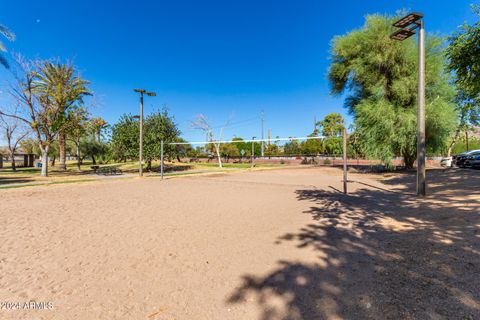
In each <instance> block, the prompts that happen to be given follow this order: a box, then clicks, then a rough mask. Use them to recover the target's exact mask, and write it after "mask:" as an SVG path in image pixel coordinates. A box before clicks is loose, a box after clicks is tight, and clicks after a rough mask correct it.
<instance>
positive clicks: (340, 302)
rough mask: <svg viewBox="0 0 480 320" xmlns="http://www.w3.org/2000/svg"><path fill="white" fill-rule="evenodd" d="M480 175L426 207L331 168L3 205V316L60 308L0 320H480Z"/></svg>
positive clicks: (449, 181) (57, 191) (10, 200)
mask: <svg viewBox="0 0 480 320" xmlns="http://www.w3.org/2000/svg"><path fill="white" fill-rule="evenodd" d="M479 173H480V171H473V170H469V171H464V172H460V173H458V172H457V173H455V172H452V171H435V172H433V171H432V172H431V173H430V178H431V182H432V186H431V189H430V193H431V195H430V196H429V197H428V198H427V199H425V200H423V201H420V202H416V201H415V197H413V196H412V194H411V192H413V182H414V176H412V175H395V176H392V177H391V178H388V179H386V180H384V181H383V182H381V181H380V177H379V176H373V175H370V176H369V175H362V174H352V175H350V179H352V180H354V181H356V182H355V183H352V184H351V185H350V188H351V190H352V192H351V194H350V195H348V196H345V195H343V194H341V193H339V192H338V190H340V189H341V186H342V183H341V178H342V177H341V172H340V171H337V170H334V169H328V168H324V169H283V170H268V171H258V172H244V173H236V174H228V175H218V176H191V177H183V178H175V179H168V180H165V181H161V180H160V179H158V178H145V179H130V180H122V181H107V182H99V183H85V184H75V185H59V186H50V187H31V188H23V189H12V190H5V191H0V211H1V214H2V223H1V225H0V239H1V247H0V300H1V301H2V303H5V302H11V303H16V302H20V303H24V302H27V301H30V300H35V301H37V302H42V301H44V302H50V303H51V309H49V308H46V309H44V310H6V308H5V307H4V308H3V309H2V310H0V319H69V320H70V319H151V320H153V319H156V320H157V319H158V320H160V319H344V318H345V319H353V318H357V319H359V318H362V319H365V318H370V319H414V318H416V319H477V318H480V290H479V288H480V277H479V276H478V275H479V274H480V245H479V243H480V232H479V229H480V204H479V201H480V191H479V190H478V185H479V184H480V175H479ZM467 179H468V180H469V181H470V182H469V183H465V181H467ZM471 183H473V187H472V186H471ZM475 185H476V186H477V187H475Z"/></svg>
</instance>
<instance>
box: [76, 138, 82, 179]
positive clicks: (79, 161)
mask: <svg viewBox="0 0 480 320" xmlns="http://www.w3.org/2000/svg"><path fill="white" fill-rule="evenodd" d="M76 145H77V171H79V172H80V171H82V169H81V167H80V165H81V164H82V158H80V141H77V143H76Z"/></svg>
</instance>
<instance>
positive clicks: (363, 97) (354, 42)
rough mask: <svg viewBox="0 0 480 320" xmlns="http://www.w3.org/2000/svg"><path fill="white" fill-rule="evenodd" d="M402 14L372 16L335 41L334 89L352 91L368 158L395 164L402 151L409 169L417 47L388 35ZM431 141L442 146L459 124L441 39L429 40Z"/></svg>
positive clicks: (428, 138)
mask: <svg viewBox="0 0 480 320" xmlns="http://www.w3.org/2000/svg"><path fill="white" fill-rule="evenodd" d="M396 18H398V17H392V16H384V15H370V16H367V17H366V23H365V25H364V26H363V27H362V28H360V29H357V30H354V31H351V32H349V33H348V34H346V35H344V36H337V37H335V38H334V39H333V42H332V49H331V55H332V64H331V66H330V69H329V79H330V83H331V87H332V90H331V91H332V94H334V95H342V94H345V93H346V94H347V98H346V100H345V106H346V107H347V108H348V109H349V111H350V113H351V114H352V115H353V116H354V119H355V125H356V127H357V133H358V141H359V143H360V144H361V145H362V150H363V151H364V152H365V154H366V155H367V156H369V157H375V158H379V159H381V160H382V161H384V162H385V163H390V161H391V159H392V158H393V157H395V156H402V157H403V159H404V162H405V166H406V167H407V168H411V167H412V166H413V163H414V161H415V158H416V127H417V125H416V108H417V78H418V75H417V71H418V50H417V46H416V42H415V39H414V38H410V39H407V40H405V41H401V42H400V41H394V40H391V39H390V38H389V35H390V33H391V32H392V31H393V27H392V23H393V22H394V21H395V19H396ZM425 53H426V77H425V83H426V143H427V148H428V149H429V150H430V151H431V152H437V151H439V150H443V149H444V148H445V145H446V143H447V139H448V138H449V136H450V134H451V133H452V131H453V130H454V128H455V123H456V112H455V106H454V103H453V101H454V89H453V87H452V86H451V85H450V84H449V82H448V77H447V74H446V73H445V71H444V67H445V55H444V50H443V47H442V40H441V39H440V38H439V37H437V36H435V35H432V34H428V36H427V41H426V48H425Z"/></svg>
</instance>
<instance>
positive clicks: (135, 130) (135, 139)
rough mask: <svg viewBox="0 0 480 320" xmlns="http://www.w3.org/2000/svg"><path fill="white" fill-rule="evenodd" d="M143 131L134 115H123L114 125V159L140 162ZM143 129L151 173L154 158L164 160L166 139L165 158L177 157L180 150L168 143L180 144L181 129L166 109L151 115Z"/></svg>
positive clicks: (146, 119)
mask: <svg viewBox="0 0 480 320" xmlns="http://www.w3.org/2000/svg"><path fill="white" fill-rule="evenodd" d="M139 129H140V128H139V122H138V121H137V120H136V119H134V118H133V117H132V115H130V114H126V115H123V116H122V117H121V118H120V120H119V121H118V122H117V123H115V124H114V125H113V126H112V138H111V142H110V146H111V153H112V157H113V158H114V159H116V160H125V161H126V160H127V159H135V158H136V159H138V157H139V154H138V152H139V134H140V132H139ZM143 129H144V130H143V133H144V135H143V157H144V159H145V161H146V162H147V167H146V169H147V170H150V169H151V165H152V161H153V160H154V159H160V154H161V150H160V149H161V141H162V140H163V141H164V142H165V144H164V149H163V152H164V156H165V157H167V158H170V159H171V158H174V157H175V156H176V155H177V147H176V146H173V145H169V144H168V143H169V142H177V141H179V135H180V130H179V129H178V127H177V124H176V123H175V121H174V119H173V117H172V116H170V115H169V114H168V111H167V110H166V109H164V110H162V111H157V112H154V113H152V114H149V115H148V116H147V117H146V118H145V121H144V128H143Z"/></svg>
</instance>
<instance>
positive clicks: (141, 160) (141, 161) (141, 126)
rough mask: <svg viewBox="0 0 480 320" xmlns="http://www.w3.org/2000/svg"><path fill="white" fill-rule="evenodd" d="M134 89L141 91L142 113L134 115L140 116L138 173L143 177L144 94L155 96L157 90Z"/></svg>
mask: <svg viewBox="0 0 480 320" xmlns="http://www.w3.org/2000/svg"><path fill="white" fill-rule="evenodd" d="M133 91H135V92H138V93H140V115H139V116H134V118H140V146H139V149H140V152H139V153H140V156H139V158H140V167H139V171H138V174H139V175H140V177H143V95H144V94H146V95H147V96H149V97H155V96H156V95H157V94H156V93H155V92H149V91H146V90H144V89H133Z"/></svg>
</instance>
